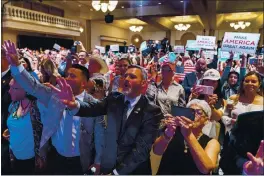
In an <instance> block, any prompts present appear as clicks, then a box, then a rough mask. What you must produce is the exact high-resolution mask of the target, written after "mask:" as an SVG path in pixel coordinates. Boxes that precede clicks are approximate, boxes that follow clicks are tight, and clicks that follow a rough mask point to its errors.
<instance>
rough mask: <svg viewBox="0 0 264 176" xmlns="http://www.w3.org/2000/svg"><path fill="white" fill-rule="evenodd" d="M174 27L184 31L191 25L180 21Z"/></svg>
mask: <svg viewBox="0 0 264 176" xmlns="http://www.w3.org/2000/svg"><path fill="white" fill-rule="evenodd" d="M174 27H175V29H177V30H179V31H186V30H188V29H189V28H190V27H191V25H190V24H182V23H180V24H176V25H175V26H174Z"/></svg>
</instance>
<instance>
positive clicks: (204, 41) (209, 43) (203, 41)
mask: <svg viewBox="0 0 264 176" xmlns="http://www.w3.org/2000/svg"><path fill="white" fill-rule="evenodd" d="M196 45H197V46H198V47H199V48H203V49H214V48H215V37H212V36H201V35H197V37H196Z"/></svg>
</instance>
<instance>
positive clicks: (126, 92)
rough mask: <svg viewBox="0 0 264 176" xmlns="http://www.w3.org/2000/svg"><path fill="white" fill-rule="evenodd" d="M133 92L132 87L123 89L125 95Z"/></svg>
mask: <svg viewBox="0 0 264 176" xmlns="http://www.w3.org/2000/svg"><path fill="white" fill-rule="evenodd" d="M131 92H132V88H131V87H130V88H127V89H126V90H123V93H124V94H125V95H129V94H130V93H131Z"/></svg>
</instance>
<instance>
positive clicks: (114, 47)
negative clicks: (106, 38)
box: [110, 45, 119, 51]
mask: <svg viewBox="0 0 264 176" xmlns="http://www.w3.org/2000/svg"><path fill="white" fill-rule="evenodd" d="M110 50H111V51H119V45H110Z"/></svg>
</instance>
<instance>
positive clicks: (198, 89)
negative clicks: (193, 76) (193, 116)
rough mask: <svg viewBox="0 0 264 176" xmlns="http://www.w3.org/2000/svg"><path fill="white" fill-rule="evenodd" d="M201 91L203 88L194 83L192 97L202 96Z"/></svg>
mask: <svg viewBox="0 0 264 176" xmlns="http://www.w3.org/2000/svg"><path fill="white" fill-rule="evenodd" d="M201 92H203V88H202V87H199V86H196V85H194V86H193V88H192V89H191V93H192V98H198V97H199V96H200V94H201Z"/></svg>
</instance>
